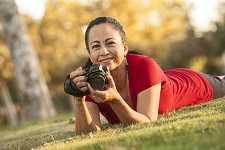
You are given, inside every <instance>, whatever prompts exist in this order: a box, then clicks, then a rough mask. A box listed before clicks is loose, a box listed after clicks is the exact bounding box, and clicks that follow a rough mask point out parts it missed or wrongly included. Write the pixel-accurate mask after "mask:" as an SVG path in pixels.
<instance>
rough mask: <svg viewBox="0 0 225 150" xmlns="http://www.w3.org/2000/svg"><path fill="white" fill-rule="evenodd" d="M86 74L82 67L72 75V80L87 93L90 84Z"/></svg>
mask: <svg viewBox="0 0 225 150" xmlns="http://www.w3.org/2000/svg"><path fill="white" fill-rule="evenodd" d="M84 74H85V70H83V69H82V68H81V67H79V68H77V69H76V70H75V71H73V72H71V73H70V79H71V80H72V81H73V82H74V84H76V86H77V87H78V88H79V89H80V90H81V91H82V92H86V91H87V90H88V83H87V79H86V77H85V75H84Z"/></svg>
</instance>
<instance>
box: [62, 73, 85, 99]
mask: <svg viewBox="0 0 225 150" xmlns="http://www.w3.org/2000/svg"><path fill="white" fill-rule="evenodd" d="M64 91H65V93H67V94H70V95H73V96H76V97H83V96H85V95H88V94H89V91H87V92H82V91H81V90H80V89H79V88H78V87H77V86H76V84H75V83H74V82H73V81H72V80H71V79H70V75H67V76H66V79H65V82H64Z"/></svg>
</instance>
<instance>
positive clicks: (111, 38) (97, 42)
mask: <svg viewBox="0 0 225 150" xmlns="http://www.w3.org/2000/svg"><path fill="white" fill-rule="evenodd" d="M113 39H115V38H113V37H110V38H108V39H106V40H105V42H107V41H109V40H113ZM94 43H96V44H99V43H100V42H99V41H97V40H96V41H92V42H91V43H90V45H92V44H94Z"/></svg>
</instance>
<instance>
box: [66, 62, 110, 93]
mask: <svg viewBox="0 0 225 150" xmlns="http://www.w3.org/2000/svg"><path fill="white" fill-rule="evenodd" d="M84 69H85V71H86V73H85V74H84V76H85V77H86V78H87V82H89V83H90V85H91V87H92V88H93V89H95V90H104V87H105V85H106V84H107V83H108V81H107V78H106V73H107V72H108V70H107V68H106V66H104V65H101V64H92V65H90V66H89V67H86V68H84ZM64 91H65V92H66V93H67V94H70V95H73V96H76V97H82V96H85V95H88V94H89V91H86V92H83V91H81V90H80V89H79V88H78V87H77V86H76V84H75V83H74V82H73V81H72V80H71V79H70V75H67V76H66V79H65V82H64Z"/></svg>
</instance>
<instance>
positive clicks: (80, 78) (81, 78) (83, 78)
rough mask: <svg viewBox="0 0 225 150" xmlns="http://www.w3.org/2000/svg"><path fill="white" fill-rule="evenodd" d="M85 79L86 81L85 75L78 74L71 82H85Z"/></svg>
mask: <svg viewBox="0 0 225 150" xmlns="http://www.w3.org/2000/svg"><path fill="white" fill-rule="evenodd" d="M85 81H87V79H86V77H85V76H78V77H75V78H74V79H73V82H74V83H76V84H77V83H78V82H85Z"/></svg>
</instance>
